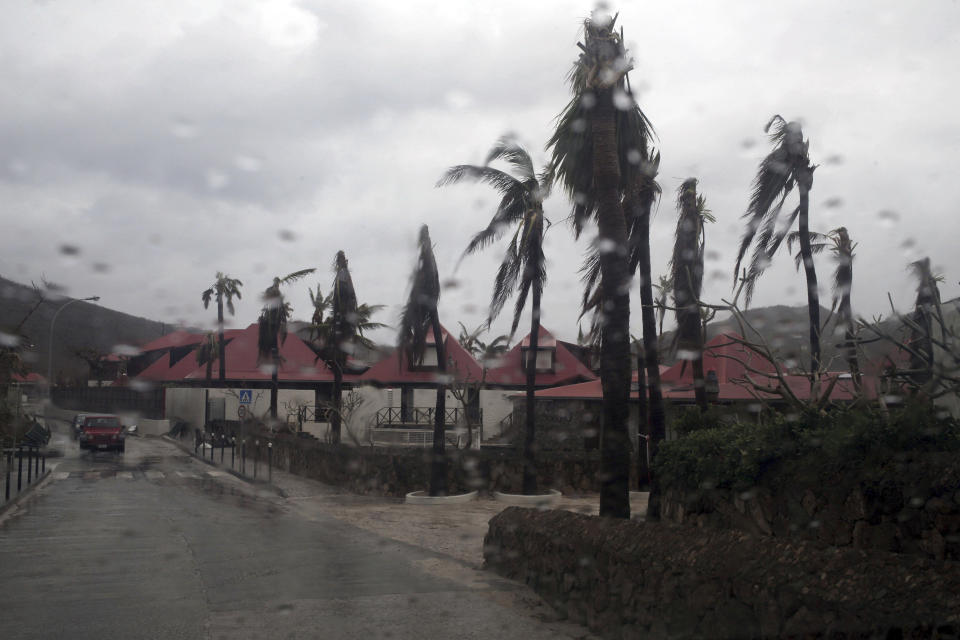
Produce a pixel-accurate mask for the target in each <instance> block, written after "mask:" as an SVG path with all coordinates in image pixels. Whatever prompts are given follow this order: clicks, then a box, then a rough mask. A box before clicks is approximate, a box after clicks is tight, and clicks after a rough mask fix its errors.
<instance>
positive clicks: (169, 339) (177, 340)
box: [140, 330, 203, 352]
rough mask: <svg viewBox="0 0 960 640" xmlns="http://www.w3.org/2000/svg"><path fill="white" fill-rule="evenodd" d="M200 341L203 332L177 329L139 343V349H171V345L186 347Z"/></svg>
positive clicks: (145, 350)
mask: <svg viewBox="0 0 960 640" xmlns="http://www.w3.org/2000/svg"><path fill="white" fill-rule="evenodd" d="M201 342H203V334H201V333H190V332H189V331H183V330H177V331H174V332H173V333H168V334H167V335H165V336H160V337H159V338H157V339H156V340H151V341H150V342H148V343H146V344H144V345H141V346H140V350H141V351H143V352H147V351H159V350H161V349H172V348H173V347H187V346H190V345H194V344H200V343H201Z"/></svg>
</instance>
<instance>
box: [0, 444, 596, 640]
mask: <svg viewBox="0 0 960 640" xmlns="http://www.w3.org/2000/svg"><path fill="white" fill-rule="evenodd" d="M60 431H61V433H59V434H58V435H56V436H55V438H56V439H57V442H58V445H60V446H63V447H64V450H65V452H66V456H65V457H64V458H63V459H61V460H59V462H58V464H57V467H56V469H54V471H53V473H52V474H51V478H50V480H49V481H48V483H47V484H46V486H44V487H42V488H41V489H40V490H39V491H38V492H37V494H36V495H35V496H34V497H32V498H31V499H30V500H29V501H28V503H27V504H26V506H25V507H23V508H22V509H21V510H20V511H19V512H18V513H15V514H13V515H12V516H7V517H5V518H4V519H3V521H2V522H0V637H2V638H97V639H102V638H231V639H235V638H319V637H324V638H418V639H419V638H441V637H443V638H483V639H484V640H490V639H491V638H525V639H533V638H552V637H558V635H559V636H560V637H581V636H583V635H584V631H583V630H582V629H581V628H580V627H577V626H575V625H565V624H563V623H556V622H550V621H543V620H540V619H538V618H537V616H536V615H534V614H533V613H532V611H533V610H532V609H530V608H529V607H525V606H524V604H523V598H522V597H519V596H518V594H520V593H522V592H525V590H522V589H519V588H518V586H517V585H515V584H513V583H510V582H507V581H503V580H501V579H499V578H497V577H495V576H493V575H492V574H487V573H484V572H478V571H474V570H470V569H468V568H466V567H462V566H459V565H457V564H456V563H455V562H451V560H450V559H449V558H447V557H438V556H436V555H431V554H430V553H429V552H426V551H424V550H422V549H420V548H418V547H412V546H408V545H404V544H402V543H398V542H395V541H392V540H388V539H385V538H382V537H380V536H377V535H375V534H373V533H369V532H366V531H363V530H361V529H357V528H355V527H352V526H350V525H348V524H346V523H344V522H341V521H339V520H336V519H334V518H332V517H327V518H324V517H319V518H318V517H316V516H314V517H312V518H311V519H309V520H307V519H305V518H303V517H302V516H299V515H297V512H296V510H293V509H289V508H287V507H286V505H285V504H284V502H283V500H281V499H280V498H278V497H275V496H271V495H267V494H263V493H262V492H258V491H256V490H254V489H253V488H252V487H250V485H247V484H246V483H243V482H241V481H240V480H237V479H236V478H234V477H232V476H230V475H229V474H224V473H222V472H218V471H214V470H213V469H211V468H210V467H208V466H206V465H204V464H203V463H201V462H198V461H196V460H193V459H192V458H190V457H189V456H187V455H186V454H184V453H183V452H181V451H180V450H179V449H177V448H176V447H174V446H173V445H171V444H169V443H166V442H164V441H162V440H153V439H141V438H130V439H128V441H127V451H126V453H125V454H124V455H122V456H121V455H118V454H106V453H101V454H89V453H85V454H83V455H80V453H79V451H78V450H77V449H76V444H75V443H73V442H71V441H70V440H69V439H68V438H67V437H66V435H65V433H66V428H65V425H63V426H61V427H60Z"/></svg>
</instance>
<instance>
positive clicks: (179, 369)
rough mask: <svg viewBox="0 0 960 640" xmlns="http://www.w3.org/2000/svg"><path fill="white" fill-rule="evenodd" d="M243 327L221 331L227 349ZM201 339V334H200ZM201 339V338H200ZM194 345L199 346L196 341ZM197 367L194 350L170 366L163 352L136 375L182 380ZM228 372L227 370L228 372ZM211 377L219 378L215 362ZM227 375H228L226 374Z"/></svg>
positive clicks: (203, 367)
mask: <svg viewBox="0 0 960 640" xmlns="http://www.w3.org/2000/svg"><path fill="white" fill-rule="evenodd" d="M244 331H245V329H227V330H226V331H224V332H223V338H224V340H227V341H228V342H227V349H229V348H230V342H229V341H231V340H232V339H233V338H235V337H236V336H238V335H240V334H241V333H243V332H244ZM200 337H201V339H202V338H203V336H200ZM201 341H202V340H201ZM184 346H185V345H184ZM196 346H199V343H197V345H196ZM229 363H230V358H229V356H228V357H227V364H229ZM200 368H201V369H203V372H204V375H203V377H204V378H206V369H207V365H203V366H202V367H200ZM196 369H197V356H196V350H194V351H191V352H190V353H188V354H187V355H185V356H184V357H182V358H180V359H179V360H177V362H176V363H175V364H174V365H173V366H172V367H171V366H170V356H169V355H168V354H164V355H162V356H160V358H158V359H157V361H156V362H154V363H153V364H151V365H150V366H149V367H147V368H146V369H144V370H143V371H141V372H140V373H139V374H138V375H137V379H138V380H150V381H152V382H175V381H177V380H183V379H184V378H186V377H187V375H188V374H190V373H192V372H193V371H194V370H196ZM228 373H229V372H228ZM213 377H214V378H215V379H216V378H219V368H218V365H217V362H216V361H214V363H213ZM228 377H229V376H228Z"/></svg>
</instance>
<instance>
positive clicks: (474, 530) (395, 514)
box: [190, 449, 647, 568]
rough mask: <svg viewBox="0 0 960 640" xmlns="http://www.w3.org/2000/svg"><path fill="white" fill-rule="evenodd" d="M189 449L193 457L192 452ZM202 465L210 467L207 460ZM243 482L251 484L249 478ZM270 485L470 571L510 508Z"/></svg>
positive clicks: (302, 511) (579, 502)
mask: <svg viewBox="0 0 960 640" xmlns="http://www.w3.org/2000/svg"><path fill="white" fill-rule="evenodd" d="M190 451H191V453H192V449H190ZM206 461H207V463H208V464H209V463H210V460H209V457H208V458H207V459H206ZM250 465H251V462H250V460H249V459H248V460H247V473H248V475H250V474H252V471H251V466H250ZM213 466H215V467H218V468H223V469H224V470H229V469H230V462H229V454H227V456H226V464H225V465H220V456H219V453H217V454H216V455H215V462H214V463H213ZM261 471H262V473H259V474H258V478H257V480H258V483H257V484H260V481H265V480H266V478H267V468H266V464H263V465H262V468H261ZM247 479H248V480H251V481H252V478H247ZM271 485H272V486H273V487H274V488H276V489H277V490H279V492H280V495H281V496H283V498H282V501H283V503H284V507H285V508H287V509H289V510H290V511H292V512H295V513H298V514H299V515H301V516H303V517H305V518H308V519H316V520H319V519H322V518H324V517H334V518H336V519H338V520H342V521H344V522H347V523H349V524H352V525H353V526H355V527H358V528H360V529H365V530H367V531H370V532H373V533H376V534H378V535H381V536H383V537H385V538H390V539H392V540H397V541H399V542H403V543H406V544H410V545H414V546H418V547H421V548H424V549H427V550H429V551H432V552H434V553H439V554H443V555H446V556H449V557H451V558H453V559H455V560H457V561H459V562H461V563H464V564H466V565H467V566H468V567H472V568H479V567H480V566H482V564H483V537H484V536H485V535H486V533H487V523H488V522H489V521H490V518H492V517H493V516H495V515H496V514H498V513H500V512H501V511H503V510H504V509H506V508H507V506H508V505H506V504H504V503H501V502H496V501H495V500H493V499H492V498H481V499H479V500H474V501H472V502H468V503H460V504H450V505H443V506H433V505H410V504H404V503H403V502H402V500H401V499H400V498H390V497H385V496H362V495H357V494H353V493H349V492H347V491H345V490H343V489H341V488H339V487H334V486H331V485H327V484H324V483H322V482H317V481H316V480H310V479H308V478H304V477H302V476H298V475H295V474H291V473H287V472H285V471H278V470H277V469H276V468H275V469H274V470H273V480H272V482H271ZM646 498H647V495H646V494H645V493H644V494H640V495H639V496H638V497H636V498H634V499H633V500H632V501H631V509H632V511H633V512H634V513H635V514H638V515H639V514H643V513H645V512H646V507H647V505H646V501H647V500H646ZM599 505H600V497H599V495H597V494H591V495H583V496H564V497H563V498H562V499H561V501H560V504H559V505H558V506H557V508H558V509H565V510H567V511H574V512H576V513H584V514H588V515H597V513H598V512H599Z"/></svg>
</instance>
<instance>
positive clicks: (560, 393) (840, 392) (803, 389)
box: [536, 372, 876, 402]
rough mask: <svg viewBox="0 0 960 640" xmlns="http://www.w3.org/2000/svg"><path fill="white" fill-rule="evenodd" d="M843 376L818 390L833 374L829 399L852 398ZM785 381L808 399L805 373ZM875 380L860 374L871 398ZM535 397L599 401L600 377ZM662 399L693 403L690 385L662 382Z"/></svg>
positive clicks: (729, 393) (727, 397)
mask: <svg viewBox="0 0 960 640" xmlns="http://www.w3.org/2000/svg"><path fill="white" fill-rule="evenodd" d="M846 375H847V374H845V373H839V372H831V373H827V374H825V376H824V379H823V381H822V382H821V389H825V388H826V387H827V385H828V383H829V380H831V379H832V378H834V377H836V376H840V377H841V379H840V380H838V381H837V384H836V385H835V386H834V388H833V392H832V393H831V394H830V399H831V400H834V401H849V400H853V398H854V393H853V381H852V380H849V379H844V378H843V376H846ZM633 379H634V381H636V379H637V377H636V374H634V376H633ZM785 380H786V382H787V386H788V387H789V388H790V390H791V391H792V392H793V393H794V395H796V396H797V397H798V398H799V399H801V400H807V399H809V398H810V380H809V379H808V378H807V377H806V376H785ZM875 382H876V379H875V378H872V377H869V376H864V377H863V389H864V393H865V394H866V396H867V397H873V396H874V395H876V394H875V388H876V385H875ZM771 386H772V385H771ZM719 388H720V393H719V395H718V397H717V399H718V401H720V402H736V401H749V400H756V399H764V400H771V399H776V398H779V397H780V396H779V395H775V394H770V393H763V392H757V391H754V392H752V393H751V391H750V390H748V388H747V387H745V386H744V385H743V384H737V383H735V382H721V383H720V384H719ZM536 397H537V398H543V399H546V400H602V399H603V388H602V387H601V385H600V380H591V381H590V382H581V383H579V384H570V385H565V386H562V387H554V388H552V389H543V390H541V391H537V393H536ZM630 398H631V399H632V400H637V399H639V395H638V392H637V391H632V392H631V393H630ZM663 398H664V399H665V400H689V401H690V402H693V400H694V393H693V385H692V384H684V385H676V386H674V385H670V384H664V386H663Z"/></svg>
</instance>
